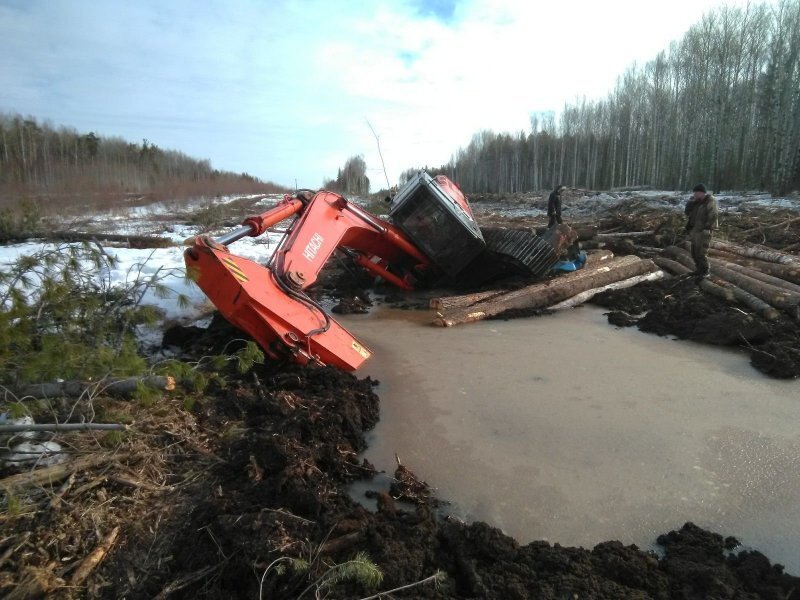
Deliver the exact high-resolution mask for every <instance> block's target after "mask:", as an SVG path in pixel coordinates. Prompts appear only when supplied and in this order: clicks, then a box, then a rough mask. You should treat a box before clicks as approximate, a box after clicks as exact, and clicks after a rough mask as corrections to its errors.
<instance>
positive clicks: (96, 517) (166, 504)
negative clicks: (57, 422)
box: [0, 398, 213, 598]
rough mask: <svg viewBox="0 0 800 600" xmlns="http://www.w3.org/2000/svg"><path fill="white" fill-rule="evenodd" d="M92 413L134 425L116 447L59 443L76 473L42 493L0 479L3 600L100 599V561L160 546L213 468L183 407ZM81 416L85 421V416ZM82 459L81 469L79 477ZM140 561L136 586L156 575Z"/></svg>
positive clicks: (205, 443)
mask: <svg viewBox="0 0 800 600" xmlns="http://www.w3.org/2000/svg"><path fill="white" fill-rule="evenodd" d="M94 404H95V408H97V409H100V408H101V409H102V411H101V412H102V417H103V420H106V422H109V420H115V421H116V422H130V423H132V431H131V432H129V433H125V434H123V436H122V438H121V439H114V438H109V437H108V436H107V435H104V434H103V433H102V432H87V433H82V434H77V435H76V434H71V435H69V436H66V435H61V436H56V437H54V441H57V442H59V443H60V444H62V446H63V447H64V448H66V449H67V450H68V452H69V457H70V463H69V464H71V465H75V468H70V467H68V468H67V469H65V470H64V476H63V477H61V476H58V477H54V478H53V479H52V480H51V481H49V482H48V483H47V484H44V485H42V484H39V485H33V486H27V485H20V484H18V483H13V482H14V479H13V476H10V477H12V478H11V479H10V478H9V476H7V477H5V478H3V479H0V489H2V490H3V492H2V512H0V525H2V531H3V534H2V535H0V596H4V597H9V598H11V597H19V598H28V597H38V596H41V595H46V596H47V597H48V598H78V597H81V598H85V597H99V596H101V595H102V590H103V588H104V587H106V586H107V585H109V584H110V582H108V581H107V580H105V579H104V576H103V574H102V569H101V568H99V565H100V564H101V563H102V560H103V558H104V557H105V554H106V553H109V554H110V553H114V552H125V547H126V546H127V545H129V544H142V543H147V544H149V546H150V547H151V548H153V547H155V546H157V545H158V543H159V536H160V535H161V534H162V532H161V531H160V528H159V526H160V523H161V522H162V521H164V522H166V521H167V520H169V519H168V517H169V515H172V514H173V513H174V512H175V511H176V510H181V508H180V507H181V506H182V505H183V503H184V502H185V501H186V500H185V498H186V493H185V492H186V490H187V489H188V488H190V487H191V486H192V484H193V483H195V482H196V481H197V480H199V479H201V478H202V477H203V472H204V470H205V468H206V467H208V466H209V465H210V464H211V463H212V462H213V459H212V458H211V456H212V454H211V450H210V447H211V446H212V445H213V441H212V440H211V439H209V434H208V433H207V432H206V431H204V430H202V429H201V428H200V427H199V426H198V424H197V420H196V417H195V415H194V414H192V413H190V412H187V411H186V410H184V408H183V400H181V399H180V398H163V399H162V400H161V401H160V402H159V403H157V404H156V405H155V406H154V407H152V408H144V407H142V406H139V405H138V404H137V403H135V402H124V401H114V400H100V399H95V400H94ZM80 410H82V411H86V412H90V411H89V407H88V406H82V407H81V409H80ZM97 420H98V421H99V420H101V419H100V418H98V419H97ZM87 457H91V460H90V461H86V460H84V461H83V464H84V465H86V466H85V468H80V469H79V468H77V466H78V465H80V464H81V462H80V461H81V460H82V459H86V458H87ZM120 531H121V532H122V533H121V534H119V535H118V533H119V532H120ZM144 556H145V559H144V560H143V561H142V562H139V563H137V564H131V565H130V567H129V570H130V573H129V577H130V578H132V579H133V580H135V579H136V578H137V576H139V575H140V574H141V572H142V571H147V570H149V569H156V568H157V565H156V564H149V563H148V557H149V556H150V554H149V553H147V552H145V553H144ZM152 556H153V560H154V561H155V560H157V558H156V557H157V556H158V554H157V553H153V555H152ZM89 575H91V577H89ZM86 581H89V582H90V585H89V587H86V585H85V582H86Z"/></svg>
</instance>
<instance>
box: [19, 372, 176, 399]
mask: <svg viewBox="0 0 800 600" xmlns="http://www.w3.org/2000/svg"><path fill="white" fill-rule="evenodd" d="M140 385H143V386H145V387H148V388H152V389H154V390H164V391H172V390H174V389H175V379H174V378H173V377H169V376H164V377H161V376H155V375H153V376H150V377H128V378H126V379H104V380H101V381H89V382H85V381H62V382H60V383H59V382H56V383H32V384H29V385H25V386H22V387H20V388H17V389H12V390H11V391H12V392H13V393H14V395H15V396H16V397H17V398H25V397H33V398H64V397H66V398H78V397H80V396H82V395H83V394H85V393H92V394H102V395H106V396H132V395H133V394H135V393H136V390H137V389H139V386H140Z"/></svg>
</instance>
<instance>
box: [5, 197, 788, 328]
mask: <svg viewBox="0 0 800 600" xmlns="http://www.w3.org/2000/svg"><path fill="white" fill-rule="evenodd" d="M688 197H689V194H687V193H686V192H676V191H668V190H647V191H638V190H637V191H624V192H603V193H597V194H592V195H580V196H578V195H575V194H569V193H567V194H566V195H565V197H564V214H565V215H566V216H568V218H575V217H578V216H580V217H590V216H591V215H592V214H594V213H597V212H599V211H601V210H603V211H606V210H609V209H611V210H613V209H614V208H615V207H618V206H619V207H620V208H622V207H624V206H625V205H626V204H627V203H630V202H631V201H633V200H636V201H637V205H636V207H637V209H638V208H653V209H662V210H672V211H676V212H682V211H683V206H684V204H685V202H686V200H687V199H688ZM241 198H248V199H255V198H258V202H257V206H258V209H257V210H260V211H262V212H263V211H264V210H267V209H268V208H269V207H271V206H273V205H275V204H276V203H277V202H278V201H279V200H280V199H281V198H282V196H281V195H279V194H272V195H267V196H264V195H254V196H226V197H220V198H215V199H213V200H201V201H195V202H189V203H183V204H178V203H175V202H159V203H156V204H152V205H149V206H136V207H129V208H127V209H114V210H111V211H103V212H100V213H97V214H92V215H86V216H85V217H83V218H82V219H75V218H74V217H73V219H74V220H73V222H75V223H81V225H80V226H76V227H74V228H72V230H74V231H91V232H95V233H109V234H117V235H142V234H146V235H158V236H159V237H162V238H165V239H169V240H171V241H172V242H173V243H174V244H175V245H174V246H171V247H168V248H155V249H152V248H151V249H137V248H125V247H112V246H111V245H110V244H104V249H105V251H106V252H108V253H109V254H111V255H113V256H114V257H115V258H116V259H117V264H116V265H115V267H114V268H113V269H111V270H110V271H107V272H105V273H98V274H97V276H98V277H106V278H110V280H111V281H112V282H114V283H124V282H131V281H133V278H135V277H137V275H142V276H144V277H148V276H153V275H156V274H158V275H159V276H161V275H164V274H167V276H166V278H165V279H164V280H163V283H164V284H165V285H166V286H168V287H169V288H170V289H171V290H172V291H173V293H172V294H170V296H169V297H167V298H159V297H157V296H156V295H155V294H154V293H152V292H149V293H148V294H147V295H146V296H145V298H144V302H145V303H146V304H151V305H154V306H157V307H158V308H160V309H161V310H162V311H163V313H164V316H165V318H166V319H170V320H178V321H184V322H187V321H191V320H193V319H196V318H198V317H201V316H203V315H205V314H207V313H208V312H209V311H210V309H211V306H210V304H209V303H208V300H207V299H206V297H205V295H204V294H203V292H202V291H201V290H200V289H199V288H198V287H197V286H196V285H194V284H193V283H191V282H190V281H188V280H186V279H185V269H184V262H183V252H184V250H185V246H184V245H183V244H184V241H185V240H190V239H192V238H193V237H194V236H196V235H198V234H199V233H201V231H200V227H199V226H197V225H191V224H187V223H186V220H187V216H188V215H191V214H192V212H193V211H196V210H198V209H201V208H207V207H209V206H212V205H215V204H227V203H230V202H233V201H235V200H238V199H241ZM717 198H718V200H719V203H720V209H721V211H722V212H731V211H748V210H751V209H754V208H760V209H762V210H763V209H767V210H778V209H791V210H797V211H798V212H800V198H797V197H789V198H772V197H771V196H770V195H769V194H768V193H766V192H727V191H726V192H723V193H720V194H718V195H717ZM541 204H542V202H541V199H539V200H538V201H531V202H528V201H525V200H516V201H513V202H508V203H498V202H491V203H486V202H481V203H475V204H474V205H473V210H475V211H476V212H496V213H500V214H503V215H506V216H541V215H543V214H544V211H543V210H542V208H543V207H542V206H541ZM629 206H630V205H629ZM170 216H171V217H172V218H170ZM64 224H65V225H66V223H64ZM278 227H280V225H279V226H278ZM224 232H225V231H217V232H214V233H213V235H214V236H216V235H221V234H222V233H224ZM281 238H282V235H280V234H274V233H270V234H268V235H264V236H260V237H259V238H249V237H248V238H244V239H242V240H240V241H238V242H235V243H234V244H232V245H231V251H232V252H233V253H234V254H237V255H239V256H242V257H244V258H247V259H250V260H253V261H255V262H259V263H262V264H263V263H265V262H266V261H267V260H268V259H269V257H270V256H272V253H273V252H274V250H275V248H276V246H277V245H278V243H279V242H280V240H281ZM55 247H56V245H55V244H52V243H44V242H36V241H29V242H26V243H22V244H13V245H10V246H0V268H2V267H3V265H8V264H11V263H13V262H14V261H15V260H16V259H18V258H19V257H20V256H22V255H24V254H33V253H35V252H38V251H41V250H44V249H48V248H55ZM178 294H182V295H185V296H186V297H188V299H189V302H190V307H188V308H182V307H181V306H179V303H178Z"/></svg>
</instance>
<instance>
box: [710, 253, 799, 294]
mask: <svg viewBox="0 0 800 600" xmlns="http://www.w3.org/2000/svg"><path fill="white" fill-rule="evenodd" d="M709 262H710V263H711V264H712V265H714V266H721V267H725V268H726V269H730V270H731V271H736V272H738V273H742V274H744V275H747V276H748V277H752V278H753V279H758V280H759V281H763V282H764V283H768V284H770V285H774V286H775V287H779V288H781V289H784V290H786V291H788V292H792V293H793V294H798V295H800V285H797V284H796V283H792V282H790V281H786V280H785V279H781V278H780V277H773V276H772V275H767V274H766V273H762V272H761V271H758V270H756V269H751V268H750V267H745V266H743V265H738V264H736V263H732V262H728V261H726V260H722V259H719V258H714V257H712V258H710V259H709Z"/></svg>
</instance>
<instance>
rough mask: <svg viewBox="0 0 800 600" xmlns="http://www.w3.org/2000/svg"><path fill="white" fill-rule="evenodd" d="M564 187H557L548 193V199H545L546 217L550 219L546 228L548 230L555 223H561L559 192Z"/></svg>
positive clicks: (564, 187)
mask: <svg viewBox="0 0 800 600" xmlns="http://www.w3.org/2000/svg"><path fill="white" fill-rule="evenodd" d="M565 189H567V188H566V186H563V185H557V186H556V189H554V190H553V191H552V192H550V197H549V198H548V199H547V216H548V217H549V218H550V220H549V222H548V223H547V228H548V229H550V228H551V227H552V226H553V225H555V224H556V223H563V222H564V221H562V220H561V192H563V191H564V190H565Z"/></svg>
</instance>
